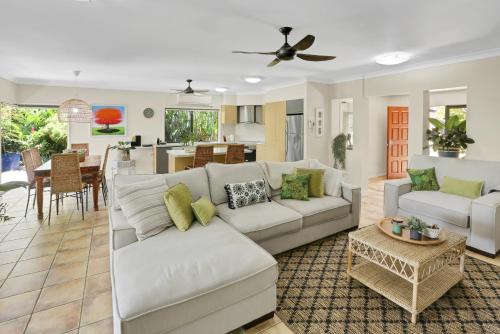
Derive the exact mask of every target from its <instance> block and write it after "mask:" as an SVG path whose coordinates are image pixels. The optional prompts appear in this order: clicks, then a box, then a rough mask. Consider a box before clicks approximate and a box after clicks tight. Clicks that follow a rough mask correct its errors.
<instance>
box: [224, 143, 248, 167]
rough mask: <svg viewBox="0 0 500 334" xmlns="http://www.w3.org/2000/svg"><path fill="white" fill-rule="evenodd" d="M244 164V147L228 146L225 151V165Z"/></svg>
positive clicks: (237, 145)
mask: <svg viewBox="0 0 500 334" xmlns="http://www.w3.org/2000/svg"><path fill="white" fill-rule="evenodd" d="M242 162H245V145H243V144H229V145H227V150H226V160H225V163H226V164H240V163H242Z"/></svg>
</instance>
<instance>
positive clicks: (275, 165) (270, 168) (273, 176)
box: [265, 160, 309, 190]
mask: <svg viewBox="0 0 500 334" xmlns="http://www.w3.org/2000/svg"><path fill="white" fill-rule="evenodd" d="M265 166H266V176H267V180H268V182H269V185H270V186H271V189H273V190H278V189H281V183H282V181H283V178H282V175H283V174H292V173H294V171H295V168H308V167H309V161H308V160H300V161H293V162H273V161H266V162H265Z"/></svg>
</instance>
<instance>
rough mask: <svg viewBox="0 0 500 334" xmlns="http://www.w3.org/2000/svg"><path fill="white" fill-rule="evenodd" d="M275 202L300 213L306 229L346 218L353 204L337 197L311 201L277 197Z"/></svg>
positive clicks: (274, 198)
mask: <svg viewBox="0 0 500 334" xmlns="http://www.w3.org/2000/svg"><path fill="white" fill-rule="evenodd" d="M273 200H275V201H276V202H278V203H279V204H281V205H283V206H286V207H287V208H290V209H292V210H295V211H297V212H298V213H300V214H301V215H302V216H303V218H302V224H303V225H304V227H307V226H311V225H315V224H320V223H324V222H327V221H332V220H336V219H340V218H344V217H346V216H347V215H349V213H351V203H349V202H348V201H346V200H345V199H343V198H340V197H335V196H324V197H319V198H310V199H309V201H298V200H294V199H281V198H280V197H279V196H275V197H273Z"/></svg>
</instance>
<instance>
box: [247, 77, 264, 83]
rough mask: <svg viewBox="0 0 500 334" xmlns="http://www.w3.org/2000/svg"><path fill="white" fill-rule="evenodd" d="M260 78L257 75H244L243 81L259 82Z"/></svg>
mask: <svg viewBox="0 0 500 334" xmlns="http://www.w3.org/2000/svg"><path fill="white" fill-rule="evenodd" d="M261 80H262V78H259V77H246V78H245V81H246V82H248V83H253V84H254V83H259V82H261Z"/></svg>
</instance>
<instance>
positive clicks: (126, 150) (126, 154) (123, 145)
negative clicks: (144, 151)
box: [110, 141, 135, 161]
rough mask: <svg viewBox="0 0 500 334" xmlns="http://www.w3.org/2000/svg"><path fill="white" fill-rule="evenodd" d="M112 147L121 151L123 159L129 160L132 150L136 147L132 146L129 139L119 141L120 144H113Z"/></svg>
mask: <svg viewBox="0 0 500 334" xmlns="http://www.w3.org/2000/svg"><path fill="white" fill-rule="evenodd" d="M110 149H116V150H118V151H119V152H120V160H121V161H129V160H130V151H131V150H135V147H133V146H131V143H130V142H129V141H119V142H118V145H115V146H111V147H110Z"/></svg>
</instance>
